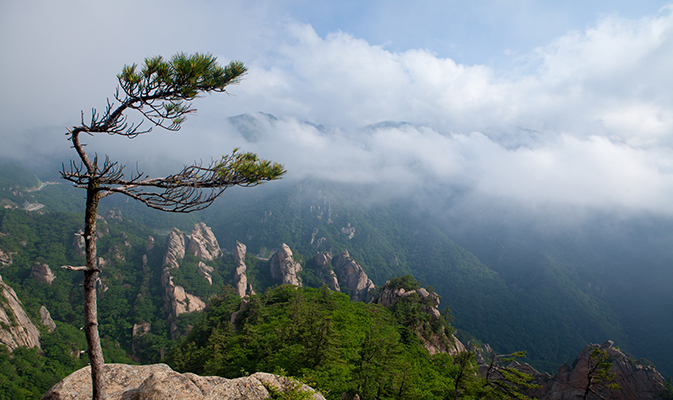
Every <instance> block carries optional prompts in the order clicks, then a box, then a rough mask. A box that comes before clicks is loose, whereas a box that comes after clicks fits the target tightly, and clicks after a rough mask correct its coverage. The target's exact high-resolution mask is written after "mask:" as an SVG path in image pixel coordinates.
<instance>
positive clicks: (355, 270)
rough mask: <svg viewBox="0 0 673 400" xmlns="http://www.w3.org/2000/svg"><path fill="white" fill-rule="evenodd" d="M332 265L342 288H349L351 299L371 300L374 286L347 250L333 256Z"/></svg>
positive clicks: (366, 301)
mask: <svg viewBox="0 0 673 400" xmlns="http://www.w3.org/2000/svg"><path fill="white" fill-rule="evenodd" d="M332 265H333V266H334V270H335V271H336V275H337V278H339V284H340V285H341V287H342V288H344V287H347V288H348V289H350V291H351V293H352V296H351V300H353V301H363V302H365V303H368V302H370V301H371V300H372V294H371V293H372V292H373V291H374V289H375V288H376V286H375V285H374V282H372V280H371V279H369V277H368V276H367V274H366V273H365V271H364V270H363V269H362V267H361V266H360V265H358V263H356V262H355V261H354V260H353V259H352V258H351V257H350V254H348V251H344V252H343V253H341V254H339V255H337V256H335V257H334V258H333V259H332Z"/></svg>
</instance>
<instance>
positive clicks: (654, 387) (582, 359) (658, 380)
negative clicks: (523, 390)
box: [527, 340, 665, 400]
mask: <svg viewBox="0 0 673 400" xmlns="http://www.w3.org/2000/svg"><path fill="white" fill-rule="evenodd" d="M597 347H598V348H600V349H601V350H605V351H606V352H607V353H608V356H609V357H610V359H611V360H612V372H614V373H615V383H616V384H618V385H619V389H618V390H614V391H613V390H610V389H608V388H606V387H605V386H601V385H596V386H594V388H595V389H596V391H597V392H598V393H599V394H600V395H601V396H603V397H604V398H609V399H614V400H654V399H660V398H661V395H662V393H663V390H664V385H665V380H664V377H663V376H661V374H660V373H659V372H657V370H656V369H654V368H653V367H650V366H645V365H642V364H640V363H638V362H635V361H634V360H630V359H629V358H628V357H627V356H626V355H625V354H624V353H622V352H621V351H620V350H619V349H617V348H616V347H614V342H612V341H611V340H608V341H607V342H605V343H603V344H602V345H601V346H599V345H597V344H589V345H587V346H585V347H584V349H582V351H581V352H580V354H579V355H578V356H577V358H576V359H575V361H574V362H573V363H572V365H570V366H569V365H567V364H564V365H563V366H561V368H559V371H558V373H557V374H556V375H555V376H554V377H549V375H548V374H547V375H542V374H540V373H539V372H537V371H535V372H536V373H537V375H536V374H535V373H534V374H533V375H534V376H535V377H536V378H537V379H536V380H535V381H534V383H537V384H539V385H542V388H540V389H536V390H532V391H530V392H529V393H527V394H528V395H529V396H534V397H537V398H540V399H542V398H544V399H549V400H570V399H578V398H580V399H581V398H582V396H583V395H584V390H585V388H586V383H587V371H588V368H589V358H590V355H591V352H592V351H593V349H595V348H597Z"/></svg>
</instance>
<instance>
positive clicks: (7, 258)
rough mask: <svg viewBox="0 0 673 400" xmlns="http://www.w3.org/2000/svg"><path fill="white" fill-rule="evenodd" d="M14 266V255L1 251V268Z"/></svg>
mask: <svg viewBox="0 0 673 400" xmlns="http://www.w3.org/2000/svg"><path fill="white" fill-rule="evenodd" d="M10 265H12V253H5V252H4V251H2V250H0V268H1V267H9V266H10Z"/></svg>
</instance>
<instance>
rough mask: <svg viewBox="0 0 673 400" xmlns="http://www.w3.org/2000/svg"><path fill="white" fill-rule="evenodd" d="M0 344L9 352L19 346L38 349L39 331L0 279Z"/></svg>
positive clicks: (11, 291)
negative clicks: (0, 298)
mask: <svg viewBox="0 0 673 400" xmlns="http://www.w3.org/2000/svg"><path fill="white" fill-rule="evenodd" d="M0 296H1V297H2V300H0V343H1V344H4V345H5V346H7V347H8V348H9V350H10V351H12V350H14V349H16V348H17V347H19V346H25V347H29V348H33V347H37V348H38V349H39V348H40V331H39V330H38V329H37V328H36V327H35V325H34V324H33V322H32V321H31V320H30V318H28V315H27V314H26V311H25V310H24V309H23V305H22V304H21V301H20V300H19V298H18V297H17V295H16V292H14V289H12V288H11V287H9V286H8V285H7V284H5V283H4V282H3V281H2V277H0Z"/></svg>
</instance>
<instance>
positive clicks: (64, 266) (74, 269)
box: [61, 265, 100, 272]
mask: <svg viewBox="0 0 673 400" xmlns="http://www.w3.org/2000/svg"><path fill="white" fill-rule="evenodd" d="M61 268H63V269H67V270H70V271H89V270H91V268H89V267H87V266H86V265H83V266H79V267H73V266H72V265H63V266H61ZM93 270H94V271H97V272H100V270H99V269H98V268H94V269H93Z"/></svg>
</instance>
